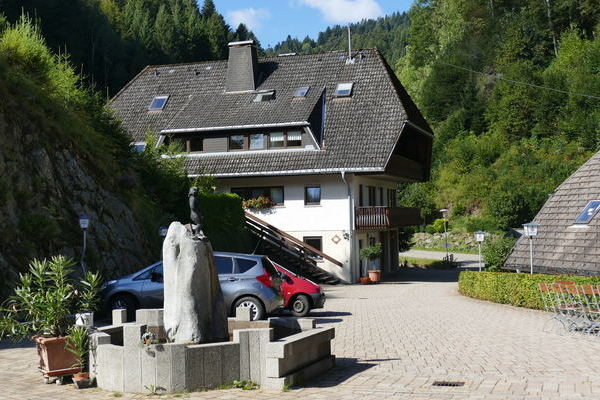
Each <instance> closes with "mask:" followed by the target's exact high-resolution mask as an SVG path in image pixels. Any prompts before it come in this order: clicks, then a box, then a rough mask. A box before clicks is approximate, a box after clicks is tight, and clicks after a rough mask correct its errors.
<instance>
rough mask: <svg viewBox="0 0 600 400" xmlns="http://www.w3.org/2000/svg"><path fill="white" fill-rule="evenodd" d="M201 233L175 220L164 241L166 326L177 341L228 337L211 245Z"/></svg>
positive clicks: (189, 341)
mask: <svg viewBox="0 0 600 400" xmlns="http://www.w3.org/2000/svg"><path fill="white" fill-rule="evenodd" d="M193 197H195V196H193ZM196 200H197V199H196ZM191 205H192V191H190V206H191ZM193 213H194V209H193V208H192V214H193ZM197 221H199V220H197ZM195 222H196V221H195ZM195 224H196V225H199V224H197V223H195ZM198 233H200V234H202V230H201V229H199V230H198V231H196V232H195V233H193V232H192V230H191V229H188V228H187V227H186V226H184V225H183V224H181V223H180V222H173V223H171V225H170V226H169V231H168V232H167V236H166V237H165V241H164V243H163V275H164V326H165V331H166V334H167V338H168V339H169V341H171V342H175V343H209V342H219V341H226V340H228V339H229V335H228V333H227V310H226V308H225V302H224V300H223V293H222V292H221V285H220V283H219V275H218V274H217V270H216V268H215V265H214V257H213V251H212V246H211V244H210V241H208V239H206V237H205V236H204V234H202V236H201V237H199V236H198ZM200 238H204V239H203V240H198V239H200Z"/></svg>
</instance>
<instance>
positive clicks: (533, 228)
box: [523, 222, 540, 274]
mask: <svg viewBox="0 0 600 400" xmlns="http://www.w3.org/2000/svg"><path fill="white" fill-rule="evenodd" d="M539 227H540V224H536V223H535V222H528V223H526V224H523V229H524V230H525V235H527V236H529V273H530V274H533V237H534V236H536V235H537V234H538V228H539Z"/></svg>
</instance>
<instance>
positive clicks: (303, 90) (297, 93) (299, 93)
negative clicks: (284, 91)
mask: <svg viewBox="0 0 600 400" xmlns="http://www.w3.org/2000/svg"><path fill="white" fill-rule="evenodd" d="M309 89H310V86H304V87H301V88H298V89H296V91H295V92H294V97H306V93H308V90H309Z"/></svg>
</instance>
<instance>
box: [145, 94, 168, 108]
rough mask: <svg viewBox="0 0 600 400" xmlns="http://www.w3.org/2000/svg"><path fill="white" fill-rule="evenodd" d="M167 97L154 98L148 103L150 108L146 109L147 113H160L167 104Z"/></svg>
mask: <svg viewBox="0 0 600 400" xmlns="http://www.w3.org/2000/svg"><path fill="white" fill-rule="evenodd" d="M168 99H169V96H155V97H154V98H153V99H152V102H151V103H150V107H148V110H149V111H161V110H162V109H163V108H165V104H167V100H168Z"/></svg>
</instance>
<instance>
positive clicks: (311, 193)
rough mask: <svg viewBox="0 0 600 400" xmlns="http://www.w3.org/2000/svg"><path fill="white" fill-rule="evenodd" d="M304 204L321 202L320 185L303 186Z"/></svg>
mask: <svg viewBox="0 0 600 400" xmlns="http://www.w3.org/2000/svg"><path fill="white" fill-rule="evenodd" d="M304 204H306V205H317V204H321V186H319V185H314V186H306V187H305V188H304Z"/></svg>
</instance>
